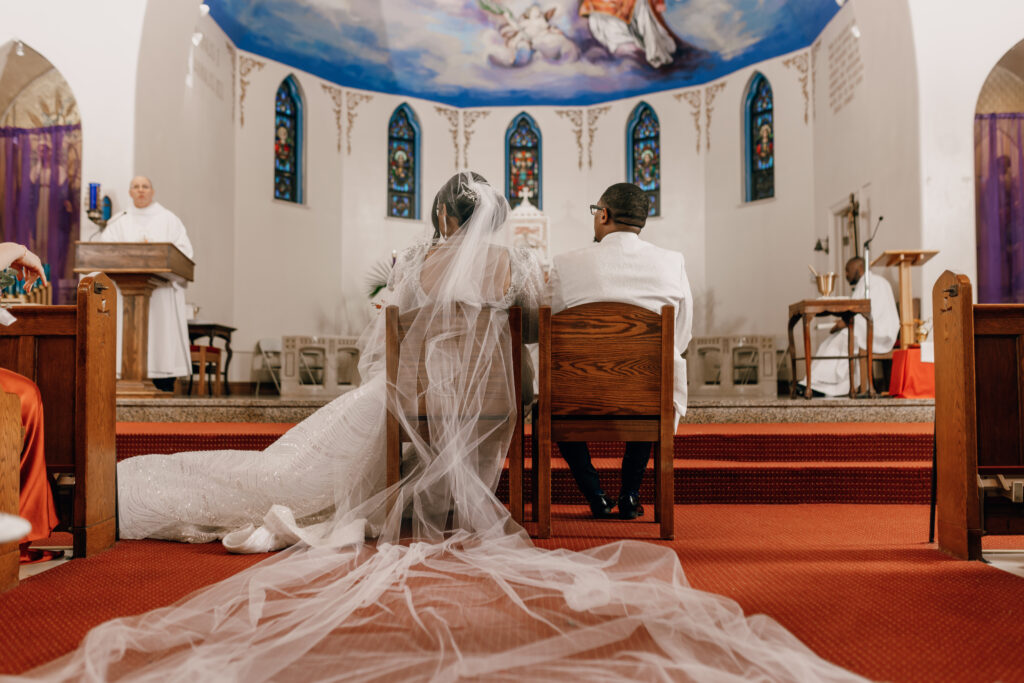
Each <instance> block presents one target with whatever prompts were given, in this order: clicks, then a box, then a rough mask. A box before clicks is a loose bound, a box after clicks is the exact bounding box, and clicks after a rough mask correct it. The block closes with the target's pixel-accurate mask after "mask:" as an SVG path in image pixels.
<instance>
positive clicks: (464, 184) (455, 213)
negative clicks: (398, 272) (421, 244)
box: [430, 171, 508, 239]
mask: <svg viewBox="0 0 1024 683" xmlns="http://www.w3.org/2000/svg"><path fill="white" fill-rule="evenodd" d="M477 184H479V185H486V186H487V188H488V189H491V187H490V183H488V182H487V179H486V178H484V177H483V176H482V175H480V174H479V173H476V172H474V171H462V172H459V173H456V174H455V175H453V176H452V177H451V178H449V179H448V182H446V183H445V184H444V185H442V186H441V189H440V190H438V191H437V194H436V195H435V196H434V204H433V206H432V207H431V210H430V221H431V223H433V225H434V239H438V238H440V237H441V225H440V223H439V222H438V213H440V211H441V207H442V206H443V207H444V210H445V213H446V214H447V215H448V216H451V217H452V218H454V219H455V221H456V222H457V223H458V225H459V227H462V226H463V225H465V224H466V221H468V220H469V219H470V217H471V216H472V215H473V211H474V210H476V208H477V206H478V205H479V204H480V199H481V198H480V194H479V193H478V192H477V191H476V190H474V189H473V187H472V186H473V185H477ZM494 194H497V193H494ZM495 213H496V214H499V215H496V216H495V220H494V229H497V228H499V227H501V225H503V224H504V223H505V219H506V218H507V217H508V203H507V202H498V206H497V207H495Z"/></svg>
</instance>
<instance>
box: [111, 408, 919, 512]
mask: <svg viewBox="0 0 1024 683" xmlns="http://www.w3.org/2000/svg"><path fill="white" fill-rule="evenodd" d="M290 427H291V425H290V424H257V423H205V422H204V423H171V422H119V423H118V425H117V457H118V459H123V458H127V457H131V456H134V455H142V454H145V453H177V452H180V451H207V450H220V449H238V450H262V449H263V448H266V447H267V446H269V445H270V444H271V443H273V442H274V441H275V440H277V438H278V437H280V436H281V434H283V433H284V432H286V431H287V430H288V429H289V428H290ZM932 430H933V427H932V424H931V423H884V422H883V423H877V422H859V423H807V424H802V423H789V424H715V425H696V424H695V425H690V424H683V425H680V426H679V428H678V429H677V430H676V436H675V444H674V451H675V460H676V472H675V474H676V503H679V504H691V503H927V502H928V496H929V485H930V472H931V458H932ZM622 449H623V446H622V444H618V443H601V442H598V443H593V444H591V455H592V456H593V458H594V466H595V467H596V468H597V470H598V471H599V472H600V474H601V481H602V483H603V485H604V488H605V490H606V491H609V492H610V493H612V495H617V494H618V490H619V473H618V469H619V467H620V463H621V457H622ZM526 455H527V457H531V456H532V447H531V444H530V443H529V439H527V443H526ZM552 466H553V468H554V472H553V475H552V499H553V500H554V502H555V503H562V504H575V503H579V502H582V500H581V498H580V495H579V492H578V491H577V490H576V484H575V482H574V481H573V479H572V476H571V475H570V473H569V470H568V468H567V466H566V464H565V462H564V461H563V460H562V459H561V458H557V457H556V458H554V460H553V462H552ZM649 479H650V477H649ZM529 482H530V477H529V475H528V476H527V484H528V485H529ZM646 486H647V488H646V489H644V491H642V493H643V494H644V495H651V493H652V488H651V487H652V486H653V484H652V483H651V482H648V483H647V485H646ZM498 495H499V496H500V497H501V498H502V500H507V496H508V482H507V478H505V477H503V478H502V481H501V484H500V485H499V487H498Z"/></svg>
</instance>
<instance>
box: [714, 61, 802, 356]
mask: <svg viewBox="0 0 1024 683" xmlns="http://www.w3.org/2000/svg"><path fill="white" fill-rule="evenodd" d="M784 59H785V57H780V58H777V59H773V60H769V61H766V62H762V63H761V64H758V65H757V67H756V69H744V70H741V71H738V72H736V73H734V74H731V75H730V76H728V77H727V78H725V79H722V80H721V81H719V83H724V84H725V87H724V88H723V89H722V90H721V91H719V92H718V94H717V96H716V97H715V99H714V102H713V116H712V121H711V128H710V133H711V149H710V151H707V152H705V154H706V156H705V161H704V163H705V165H706V168H707V172H706V173H707V182H706V187H705V195H706V197H707V199H706V201H707V220H706V228H705V229H706V240H707V273H708V275H707V280H708V285H707V287H706V288H705V289H704V291H703V292H702V293H701V295H700V297H699V298H695V302H696V303H695V305H696V306H697V311H698V315H701V313H700V309H702V308H703V310H704V312H703V317H704V319H705V320H706V324H705V329H704V330H697V331H698V332H702V333H706V334H774V335H776V336H778V337H779V338H780V339H781V336H782V334H783V332H784V331H785V320H786V307H787V305H788V304H789V303H791V302H792V301H795V300H797V299H800V298H803V297H804V296H807V295H810V294H811V292H809V291H808V287H809V285H808V283H807V277H806V276H805V275H804V273H805V272H806V266H805V265H804V263H805V261H806V260H807V258H808V256H807V255H808V254H810V253H811V251H810V248H811V247H812V246H813V244H814V240H813V234H814V229H813V213H812V203H811V197H812V196H813V194H812V193H813V190H812V188H813V183H814V169H813V156H812V127H811V123H810V122H808V123H805V122H804V97H803V93H802V90H801V86H800V83H799V80H798V79H799V73H798V72H797V71H796V70H794V69H790V68H787V67H785V66H783V65H782V62H783V61H784ZM755 72H760V73H761V74H763V75H764V76H765V78H767V79H768V82H769V83H770V84H771V86H772V94H773V97H774V119H775V138H774V142H775V148H774V149H775V196H774V197H772V198H769V199H763V200H758V201H755V202H746V201H745V196H744V195H745V171H744V168H745V159H744V154H745V139H744V135H745V132H746V131H745V125H746V124H745V116H744V107H745V103H746V96H747V90H748V86H749V84H750V82H751V81H752V79H753V77H754V74H755ZM705 124H706V121H705Z"/></svg>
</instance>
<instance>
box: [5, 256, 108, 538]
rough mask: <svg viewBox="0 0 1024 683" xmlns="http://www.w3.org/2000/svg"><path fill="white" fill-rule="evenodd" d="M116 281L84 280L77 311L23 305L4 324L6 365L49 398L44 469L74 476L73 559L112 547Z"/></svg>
mask: <svg viewBox="0 0 1024 683" xmlns="http://www.w3.org/2000/svg"><path fill="white" fill-rule="evenodd" d="M114 297H115V293H114V287H113V283H112V282H111V281H110V279H109V278H108V277H107V276H106V275H103V274H102V273H94V274H91V275H87V276H85V277H84V278H82V281H81V282H80V283H79V285H78V291H77V300H76V305H74V306H18V307H14V308H12V309H11V312H12V313H13V314H14V316H15V317H16V318H17V320H16V321H15V322H14V323H12V324H11V325H10V326H8V327H2V326H0V367H4V368H7V369H9V370H13V371H14V372H17V373H19V374H22V375H24V376H26V377H28V378H29V379H31V380H33V381H34V382H35V383H36V384H37V385H38V386H39V392H40V394H41V395H42V399H43V418H44V423H45V426H44V429H45V432H44V439H45V448H46V469H47V472H48V473H49V474H50V475H51V476H52V475H72V476H73V477H74V487H73V502H72V505H71V510H70V518H69V519H68V518H62V519H61V527H59V528H69V529H70V531H71V533H72V536H73V538H74V555H75V557H87V556H89V555H93V554H95V553H98V552H100V551H103V550H106V549H108V548H110V547H112V546H113V545H114V540H115V536H116V533H117V528H116V527H117V519H116V514H115V498H116V488H115V482H114V476H115V470H116V468H115V464H116V459H115V458H116V450H115V442H114V439H115V434H114V423H115V419H116V412H115V404H114V386H115V371H114V370H115V369H114V358H115V346H114V345H115V321H116V313H117V310H116V309H117V303H116V299H115V298H114Z"/></svg>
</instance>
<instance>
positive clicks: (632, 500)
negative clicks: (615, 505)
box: [619, 493, 644, 519]
mask: <svg viewBox="0 0 1024 683" xmlns="http://www.w3.org/2000/svg"><path fill="white" fill-rule="evenodd" d="M643 514H644V506H643V505H641V504H640V494H638V493H629V494H626V495H624V496H620V497H619V519H636V518H637V517H641V516H642V515H643Z"/></svg>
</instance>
